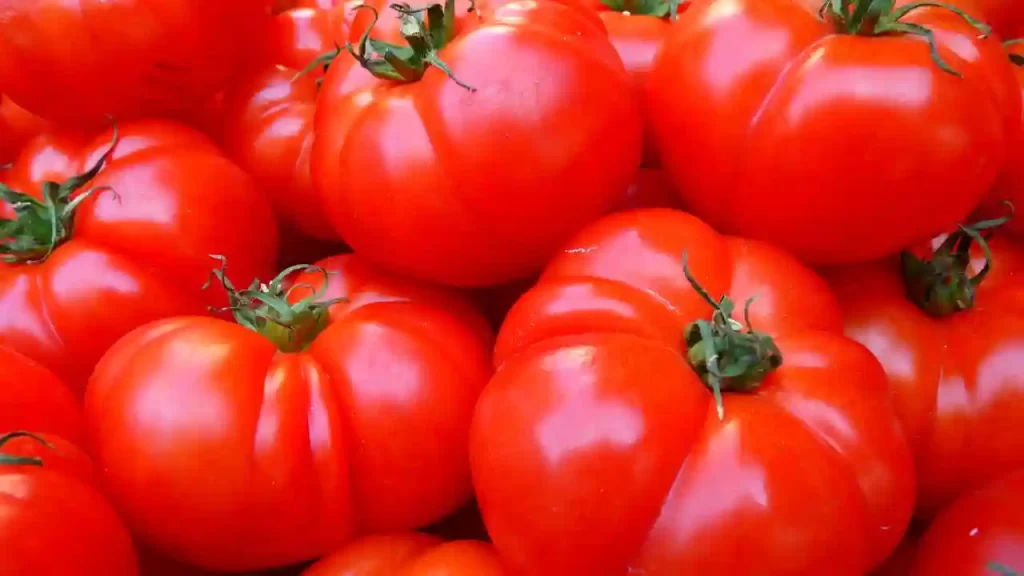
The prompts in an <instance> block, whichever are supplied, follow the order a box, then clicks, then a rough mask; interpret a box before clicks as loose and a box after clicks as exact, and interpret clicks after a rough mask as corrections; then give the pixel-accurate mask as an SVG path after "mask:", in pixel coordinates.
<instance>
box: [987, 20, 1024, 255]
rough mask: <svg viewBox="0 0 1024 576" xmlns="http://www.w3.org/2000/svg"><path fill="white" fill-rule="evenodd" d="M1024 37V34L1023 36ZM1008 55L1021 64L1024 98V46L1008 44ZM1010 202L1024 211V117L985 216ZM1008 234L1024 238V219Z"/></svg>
mask: <svg viewBox="0 0 1024 576" xmlns="http://www.w3.org/2000/svg"><path fill="white" fill-rule="evenodd" d="M1022 34H1024V32H1022ZM1006 49H1007V51H1008V52H1009V53H1010V54H1011V55H1015V56H1017V57H1018V58H1019V59H1020V61H1019V62H1018V65H1015V66H1014V71H1015V72H1016V73H1017V82H1018V87H1019V88H1020V91H1021V94H1024V42H1020V43H1013V44H1008V45H1007V46H1006ZM1005 200H1009V201H1010V202H1011V203H1012V204H1013V205H1014V206H1015V207H1018V208H1024V113H1022V114H1021V116H1020V121H1019V122H1018V123H1017V132H1016V133H1015V135H1014V138H1013V139H1012V140H1011V142H1010V146H1009V154H1008V157H1007V160H1006V164H1005V166H1004V169H1003V172H1002V173H1001V174H1000V177H999V180H998V181H997V182H996V185H995V188H994V189H993V190H992V192H991V193H990V194H989V196H988V201H987V202H986V203H985V205H984V206H983V208H982V210H981V213H983V214H993V213H997V212H998V211H1000V209H1001V205H1002V202H1003V201H1005ZM1006 228H1007V231H1009V232H1012V233H1014V234H1016V235H1018V236H1024V218H1019V217H1018V218H1012V219H1011V220H1010V222H1009V223H1008V224H1007V227H1006Z"/></svg>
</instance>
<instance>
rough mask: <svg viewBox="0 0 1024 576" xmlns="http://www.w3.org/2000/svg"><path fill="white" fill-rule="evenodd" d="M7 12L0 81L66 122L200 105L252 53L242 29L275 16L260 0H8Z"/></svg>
mask: <svg viewBox="0 0 1024 576" xmlns="http://www.w3.org/2000/svg"><path fill="white" fill-rule="evenodd" d="M0 13H2V14H3V18H0V86H3V87H4V90H5V91H6V92H7V94H8V95H9V96H10V97H11V98H13V99H14V100H15V101H16V102H17V103H18V104H20V105H21V106H24V107H25V108H26V109H28V110H30V111H31V112H33V113H35V114H38V115H40V116H42V117H44V118H48V119H52V120H59V121H60V122H62V123H68V122H75V123H97V122H104V121H105V120H104V116H105V115H112V116H114V117H115V118H116V119H118V120H119V121H126V120H129V119H132V118H137V117H142V116H150V115H160V114H169V113H177V112H180V111H182V110H186V109H188V108H189V107H193V106H198V105H200V104H201V103H202V102H203V101H204V100H205V99H206V98H207V97H209V96H211V95H213V94H214V93H215V92H216V91H217V90H218V89H220V88H222V87H223V86H224V85H225V84H226V83H227V82H228V80H230V79H231V78H232V77H233V76H234V74H235V73H236V72H237V70H238V69H239V67H240V66H241V65H242V64H243V62H244V60H245V59H246V58H248V57H249V56H250V54H251V53H252V51H253V49H252V46H253V45H254V43H253V42H248V41H240V40H239V39H249V38H259V37H260V36H261V35H262V34H264V33H265V31H266V24H267V20H268V13H267V7H266V6H265V5H263V4H261V3H260V2H254V1H253V0H219V1H217V2H208V1H206V0H122V1H120V2H102V1H98V0H87V1H83V2H70V3H69V2H60V1H57V0H4V1H3V2H0ZM255 44H258V43H255Z"/></svg>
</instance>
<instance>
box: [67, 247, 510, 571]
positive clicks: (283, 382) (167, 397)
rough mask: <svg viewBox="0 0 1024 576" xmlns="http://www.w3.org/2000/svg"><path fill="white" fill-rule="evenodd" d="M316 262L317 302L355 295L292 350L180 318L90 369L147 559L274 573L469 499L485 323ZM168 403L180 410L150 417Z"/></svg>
mask: <svg viewBox="0 0 1024 576" xmlns="http://www.w3.org/2000/svg"><path fill="white" fill-rule="evenodd" d="M321 264H322V265H323V266H324V267H325V268H326V269H327V270H329V271H331V272H332V274H331V276H330V280H329V282H330V283H329V284H328V286H329V287H330V286H331V285H332V284H331V283H334V282H337V284H338V286H337V287H335V288H330V289H329V290H328V293H329V294H328V296H327V297H332V295H334V294H336V292H335V291H337V290H345V294H347V295H348V296H349V298H350V299H349V301H348V302H345V303H341V304H338V305H337V306H336V307H335V308H334V309H333V311H332V324H331V325H330V326H329V327H328V328H327V329H326V330H324V331H323V332H322V333H321V334H319V335H318V336H317V338H316V340H315V341H314V342H313V343H312V345H311V346H310V347H309V348H308V350H306V351H305V352H301V353H293V354H285V353H281V352H278V350H277V349H276V348H275V347H274V345H273V344H272V343H271V342H270V341H269V340H267V339H265V338H264V337H263V336H260V335H259V334H256V333H255V332H251V331H249V330H247V329H245V328H242V327H241V326H238V325H236V324H234V323H230V322H226V321H223V320H218V319H213V318H200V317H180V318H175V319H169V320H164V321H161V322H157V323H154V324H150V325H147V326H144V327H142V328H140V329H138V330H136V331H135V332H133V333H131V334H129V335H128V336H127V337H125V338H124V339H122V340H121V341H120V342H118V343H117V344H116V345H115V346H114V347H112V348H111V349H110V351H109V352H108V353H107V355H106V356H105V357H104V359H103V360H102V361H101V363H100V364H99V365H98V366H97V369H96V372H95V373H94V375H93V378H92V380H91V381H90V386H89V389H88V393H87V397H86V406H85V413H86V426H87V431H88V433H89V437H90V438H91V445H92V446H93V452H94V454H95V456H96V458H97V460H98V462H99V463H100V464H101V465H102V467H103V470H104V472H105V479H106V483H107V485H108V486H109V488H110V491H111V493H112V494H114V498H115V503H116V504H117V505H118V507H119V509H120V510H121V511H122V513H123V514H124V516H125V518H126V520H127V522H128V523H129V525H130V526H131V527H132V529H133V532H134V533H135V534H137V535H138V536H139V538H140V539H142V541H143V542H145V543H146V544H147V545H149V546H151V547H152V548H154V549H155V550H157V551H159V552H161V553H163V554H166V555H167V556H170V557H173V558H175V559H178V560H181V561H184V562H188V563H190V564H194V565H197V566H200V567H203V568H207V569H210V570H215V571H246V570H257V569H263V568H270V567H276V566H284V565H289V564H293V563H297V562H300V561H303V560H309V559H313V558H316V557H318V556H320V555H323V554H325V553H327V552H329V551H331V550H333V549H335V548H337V547H338V546H340V545H341V544H343V543H344V542H345V541H346V540H348V539H349V538H351V537H352V536H353V535H355V534H357V533H359V532H364V531H366V532H370V531H388V530H401V529H411V528H415V527H419V526H424V525H427V524H430V523H431V522H434V521H436V520H439V519H441V518H443V517H445V516H446V515H448V514H449V513H451V512H452V511H454V510H455V509H457V508H459V507H460V506H461V505H462V504H464V503H465V502H466V501H468V500H469V498H470V496H471V492H472V490H471V485H470V477H469V469H468V464H467V461H468V457H467V446H466V444H467V435H468V429H469V419H470V416H471V414H472V408H473V405H474V403H475V401H476V398H477V395H478V394H479V392H480V389H482V387H483V386H484V384H485V383H486V381H487V378H488V377H489V375H490V372H491V359H490V350H491V344H492V338H491V337H490V334H489V332H488V331H487V327H486V324H485V322H484V320H483V319H482V318H480V317H479V316H478V315H476V314H475V313H474V312H473V311H472V309H471V308H470V307H469V305H468V304H465V303H461V301H460V300H459V299H458V298H457V297H455V296H452V295H450V294H449V293H447V292H444V291H441V290H438V289H431V288H428V287H423V286H417V285H410V284H409V283H408V282H403V281H401V280H398V279H394V278H391V277H389V276H386V275H377V274H376V273H374V272H373V271H370V270H368V269H366V268H365V266H362V265H360V264H358V263H353V262H352V260H351V257H347V256H343V257H339V258H337V259H333V260H329V261H325V262H322V263H321ZM322 282H323V276H322V275H319V274H311V275H308V276H300V277H299V278H297V279H296V284H297V285H302V284H307V283H308V284H311V285H314V286H315V285H319V283H322ZM301 294H302V291H301V290H295V291H293V296H294V297H296V298H300V297H301V296H300V295H301ZM467 315H468V316H467ZM171 404H173V405H174V407H175V408H174V409H175V410H176V411H177V412H176V413H177V414H179V416H178V417H176V418H174V419H173V420H168V419H165V418H163V417H161V416H160V415H161V414H163V413H165V411H166V410H167V406H168V405H171ZM182 415H187V416H182ZM254 439H255V440H254ZM167 509H174V510H176V514H175V515H174V517H173V518H168V516H167V514H166V510H167Z"/></svg>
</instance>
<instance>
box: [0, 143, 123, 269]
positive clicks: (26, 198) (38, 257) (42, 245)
mask: <svg viewBox="0 0 1024 576" xmlns="http://www.w3.org/2000/svg"><path fill="white" fill-rule="evenodd" d="M117 138H118V135H117V124H114V135H113V138H112V139H111V141H110V146H109V147H108V148H107V150H106V151H105V152H104V153H103V155H102V156H100V158H99V160H97V161H96V164H94V165H93V166H92V167H91V168H89V170H87V171H86V172H84V173H82V174H78V175H75V176H72V177H71V178H68V180H67V181H66V182H64V183H63V184H60V183H58V182H52V181H46V182H43V186H42V200H39V199H38V198H35V197H34V196H30V195H28V194H24V193H22V192H18V191H16V190H14V189H12V188H10V187H8V186H6V185H5V184H3V183H0V200H2V201H4V202H6V203H8V204H10V205H11V207H12V208H13V209H14V214H15V217H14V219H13V220H12V219H9V218H0V262H4V263H7V264H35V263H38V262H43V261H44V260H46V259H47V258H49V257H50V254H52V253H53V251H54V250H55V249H56V248H57V247H58V246H60V245H61V244H63V243H64V242H65V241H66V240H67V239H68V238H70V237H71V233H72V231H73V230H74V224H75V211H76V210H77V209H78V207H79V206H80V205H81V204H82V202H84V201H85V199H86V198H89V197H90V196H92V195H93V194H95V193H97V192H100V191H104V190H109V191H110V192H112V193H113V194H114V196H115V198H117V192H114V191H113V189H112V188H110V187H109V186H98V187H95V188H91V189H89V190H86V191H84V192H82V193H81V194H78V195H75V193H76V192H78V190H79V188H81V187H82V186H85V185H86V184H88V183H89V181H91V180H92V179H93V178H95V177H96V175H97V174H99V172H100V170H102V169H103V167H104V166H105V165H106V163H107V161H108V160H109V158H110V154H111V153H112V152H113V151H114V147H115V146H116V145H117Z"/></svg>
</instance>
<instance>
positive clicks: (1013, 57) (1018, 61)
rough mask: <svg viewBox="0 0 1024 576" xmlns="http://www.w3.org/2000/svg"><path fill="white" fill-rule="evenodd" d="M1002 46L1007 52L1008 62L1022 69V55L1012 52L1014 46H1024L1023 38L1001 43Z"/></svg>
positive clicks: (1023, 63)
mask: <svg viewBox="0 0 1024 576" xmlns="http://www.w3.org/2000/svg"><path fill="white" fill-rule="evenodd" d="M1003 46H1004V47H1005V48H1006V49H1007V50H1008V51H1009V56H1010V62H1013V63H1014V64H1015V65H1017V66H1020V67H1022V68H1024V53H1021V52H1014V51H1013V48H1014V47H1015V46H1024V38H1017V39H1015V40H1007V41H1006V42H1003Z"/></svg>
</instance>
